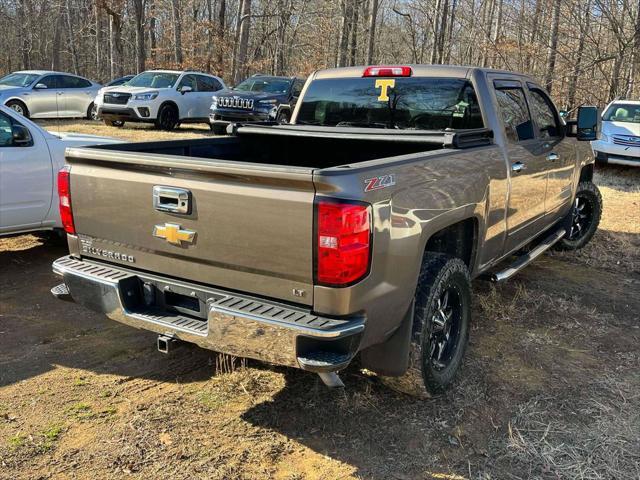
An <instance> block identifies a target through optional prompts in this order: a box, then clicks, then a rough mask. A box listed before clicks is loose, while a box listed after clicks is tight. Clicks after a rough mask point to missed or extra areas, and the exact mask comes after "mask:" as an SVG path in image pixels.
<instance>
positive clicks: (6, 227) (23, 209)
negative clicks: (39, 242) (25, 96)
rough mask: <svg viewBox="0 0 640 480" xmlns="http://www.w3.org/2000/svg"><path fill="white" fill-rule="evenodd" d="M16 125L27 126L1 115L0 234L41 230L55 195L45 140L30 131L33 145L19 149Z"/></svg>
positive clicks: (29, 143)
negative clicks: (14, 139) (16, 142)
mask: <svg viewBox="0 0 640 480" xmlns="http://www.w3.org/2000/svg"><path fill="white" fill-rule="evenodd" d="M14 125H22V126H24V125H23V124H21V123H20V122H18V121H17V120H16V119H14V118H12V117H10V116H9V115H7V114H5V113H4V112H0V233H9V232H13V231H20V230H27V229H31V228H37V227H38V226H40V225H41V223H42V221H43V220H44V218H45V217H46V215H47V213H48V212H49V208H50V207H51V196H52V192H53V172H52V167H51V157H50V155H49V149H48V148H47V144H46V141H45V139H44V138H42V136H41V135H40V133H39V132H37V131H35V130H34V129H29V133H30V134H31V142H28V143H25V144H22V145H16V144H15V143H14V141H13V135H12V128H13V126H14Z"/></svg>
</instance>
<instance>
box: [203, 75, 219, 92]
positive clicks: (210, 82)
mask: <svg viewBox="0 0 640 480" xmlns="http://www.w3.org/2000/svg"><path fill="white" fill-rule="evenodd" d="M197 78H198V91H199V92H215V91H217V90H220V89H221V88H222V85H220V82H219V81H218V80H216V79H215V78H213V77H205V76H204V75H198V77H197Z"/></svg>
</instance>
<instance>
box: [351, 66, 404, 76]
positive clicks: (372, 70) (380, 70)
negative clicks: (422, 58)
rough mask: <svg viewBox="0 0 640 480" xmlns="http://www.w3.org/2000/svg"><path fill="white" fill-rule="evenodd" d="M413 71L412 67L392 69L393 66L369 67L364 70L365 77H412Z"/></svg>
mask: <svg viewBox="0 0 640 480" xmlns="http://www.w3.org/2000/svg"><path fill="white" fill-rule="evenodd" d="M412 73H413V71H412V70H411V67H402V66H397V67H391V66H378V67H367V68H365V69H364V73H363V74H362V76H363V77H410V76H411V75H412Z"/></svg>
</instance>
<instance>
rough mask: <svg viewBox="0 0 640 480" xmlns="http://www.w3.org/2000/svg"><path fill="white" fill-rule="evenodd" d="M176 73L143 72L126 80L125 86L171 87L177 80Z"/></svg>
mask: <svg viewBox="0 0 640 480" xmlns="http://www.w3.org/2000/svg"><path fill="white" fill-rule="evenodd" d="M179 76H180V75H178V74H177V73H164V72H143V73H141V74H140V75H136V76H135V77H133V78H132V79H131V80H129V81H128V82H127V87H151V88H171V87H173V85H174V84H175V83H176V80H178V77H179Z"/></svg>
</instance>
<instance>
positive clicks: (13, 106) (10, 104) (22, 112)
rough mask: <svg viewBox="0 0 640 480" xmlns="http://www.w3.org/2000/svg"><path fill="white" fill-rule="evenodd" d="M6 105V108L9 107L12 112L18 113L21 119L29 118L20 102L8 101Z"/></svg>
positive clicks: (24, 106)
mask: <svg viewBox="0 0 640 480" xmlns="http://www.w3.org/2000/svg"><path fill="white" fill-rule="evenodd" d="M6 105H7V107H9V108H10V109H11V110H13V111H14V112H17V113H19V114H20V115H22V116H23V117H27V118H29V109H28V108H27V106H26V105H25V104H24V103H22V102H21V101H20V100H10V101H8V102H7V104H6Z"/></svg>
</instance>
